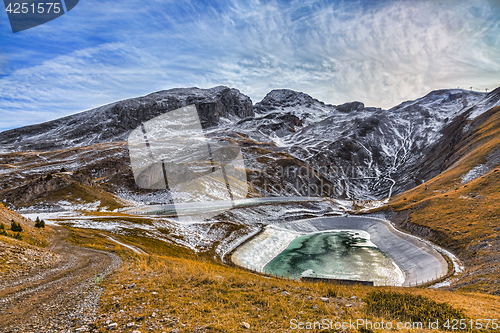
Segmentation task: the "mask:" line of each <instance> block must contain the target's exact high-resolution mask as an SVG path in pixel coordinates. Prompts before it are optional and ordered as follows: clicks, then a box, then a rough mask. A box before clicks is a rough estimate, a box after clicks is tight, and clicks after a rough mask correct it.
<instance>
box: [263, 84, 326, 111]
mask: <svg viewBox="0 0 500 333" xmlns="http://www.w3.org/2000/svg"><path fill="white" fill-rule="evenodd" d="M315 104H317V105H321V106H325V103H323V102H321V101H319V100H317V99H315V98H312V97H311V96H309V95H308V94H305V93H303V92H298V91H294V90H290V89H275V90H271V92H269V93H268V94H267V95H266V96H265V97H264V99H262V101H260V102H259V103H257V104H255V112H257V113H264V112H268V111H270V110H275V109H277V108H286V107H295V106H304V107H311V106H312V105H315Z"/></svg>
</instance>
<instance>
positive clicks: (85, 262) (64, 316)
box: [0, 227, 121, 332]
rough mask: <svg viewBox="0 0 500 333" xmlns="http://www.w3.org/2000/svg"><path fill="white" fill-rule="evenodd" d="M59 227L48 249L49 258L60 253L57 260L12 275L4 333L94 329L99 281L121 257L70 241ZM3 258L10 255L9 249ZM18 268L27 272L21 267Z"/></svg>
mask: <svg viewBox="0 0 500 333" xmlns="http://www.w3.org/2000/svg"><path fill="white" fill-rule="evenodd" d="M54 231H55V233H54V235H53V237H52V239H51V241H50V246H49V247H48V248H47V249H46V250H43V253H44V257H46V256H54V257H57V259H58V260H57V261H56V263H55V264H53V265H51V266H50V267H39V268H38V269H30V270H29V271H28V274H26V276H22V275H24V274H22V272H18V275H21V277H18V278H15V277H14V276H13V275H12V274H11V275H10V278H9V279H7V280H6V281H3V284H2V286H1V289H0V313H1V314H2V315H1V319H0V331H1V332H61V331H64V332H67V331H71V330H72V329H76V328H80V327H90V326H91V324H92V323H93V322H94V321H95V320H96V316H97V312H98V306H99V300H100V295H101V293H102V288H101V287H100V283H101V281H102V279H103V278H105V277H106V276H107V275H108V274H109V273H110V272H112V271H113V270H114V269H116V268H117V267H118V266H119V265H120V262H121V259H120V258H119V257H118V256H117V255H114V254H112V253H106V252H101V251H96V250H92V249H88V248H82V247H78V246H75V245H71V244H70V243H68V242H67V241H65V239H66V238H67V237H68V234H69V231H68V230H67V229H65V228H62V227H54ZM19 243H21V242H19ZM22 247H23V245H22V244H17V246H16V248H22ZM32 251H33V250H32ZM24 252H25V253H26V251H24ZM4 256H8V253H6V252H5V251H4V252H3V253H2V257H4ZM24 259H25V261H26V262H28V263H32V262H34V261H37V257H36V256H33V255H32V256H31V257H30V256H29V254H27V255H26V256H25V257H24ZM18 268H19V269H20V270H23V267H22V266H19V267H18ZM2 280H4V279H2Z"/></svg>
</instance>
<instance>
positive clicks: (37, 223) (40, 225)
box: [35, 216, 45, 228]
mask: <svg viewBox="0 0 500 333" xmlns="http://www.w3.org/2000/svg"><path fill="white" fill-rule="evenodd" d="M35 228H45V221H44V220H40V218H39V217H38V216H37V217H36V220H35Z"/></svg>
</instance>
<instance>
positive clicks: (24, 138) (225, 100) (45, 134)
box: [0, 86, 254, 151]
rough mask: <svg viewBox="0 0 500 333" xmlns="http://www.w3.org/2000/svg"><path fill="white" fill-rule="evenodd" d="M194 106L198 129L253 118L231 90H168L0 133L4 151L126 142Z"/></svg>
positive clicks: (245, 99)
mask: <svg viewBox="0 0 500 333" xmlns="http://www.w3.org/2000/svg"><path fill="white" fill-rule="evenodd" d="M191 104H196V105H197V108H198V111H199V114H200V119H201V120H202V125H203V127H205V128H206V127H210V126H216V125H217V124H218V123H219V120H220V118H221V117H231V116H234V117H238V118H247V117H253V116H254V112H253V106H252V101H251V100H250V98H249V97H247V96H245V95H243V94H242V93H240V92H239V91H238V90H236V89H230V88H228V87H223V86H219V87H215V88H211V89H199V88H185V89H171V90H165V91H160V92H156V93H152V94H149V95H147V96H143V97H138V98H132V99H127V100H123V101H119V102H115V103H111V104H108V105H105V106H102V107H99V108H96V109H92V110H89V111H85V112H81V113H78V114H75V115H71V116H68V117H64V118H60V119H57V120H53V121H49V122H46V123H42V124H38V125H32V126H26V127H22V128H18V129H14V130H9V131H5V132H2V133H0V145H1V146H2V148H6V149H8V150H17V151H23V150H24V151H25V150H54V149H60V148H67V147H76V146H88V145H92V144H96V143H102V142H116V141H123V140H125V139H126V137H127V135H128V133H130V131H132V130H133V129H134V128H136V127H137V126H139V125H140V124H141V123H142V122H144V121H147V120H150V119H152V118H154V117H156V116H159V115H161V114H163V113H165V112H168V111H172V110H175V109H178V108H181V107H184V106H187V105H191Z"/></svg>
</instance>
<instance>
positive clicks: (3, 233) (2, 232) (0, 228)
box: [0, 223, 7, 236]
mask: <svg viewBox="0 0 500 333" xmlns="http://www.w3.org/2000/svg"><path fill="white" fill-rule="evenodd" d="M0 236H7V231H5V224H3V223H0Z"/></svg>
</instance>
